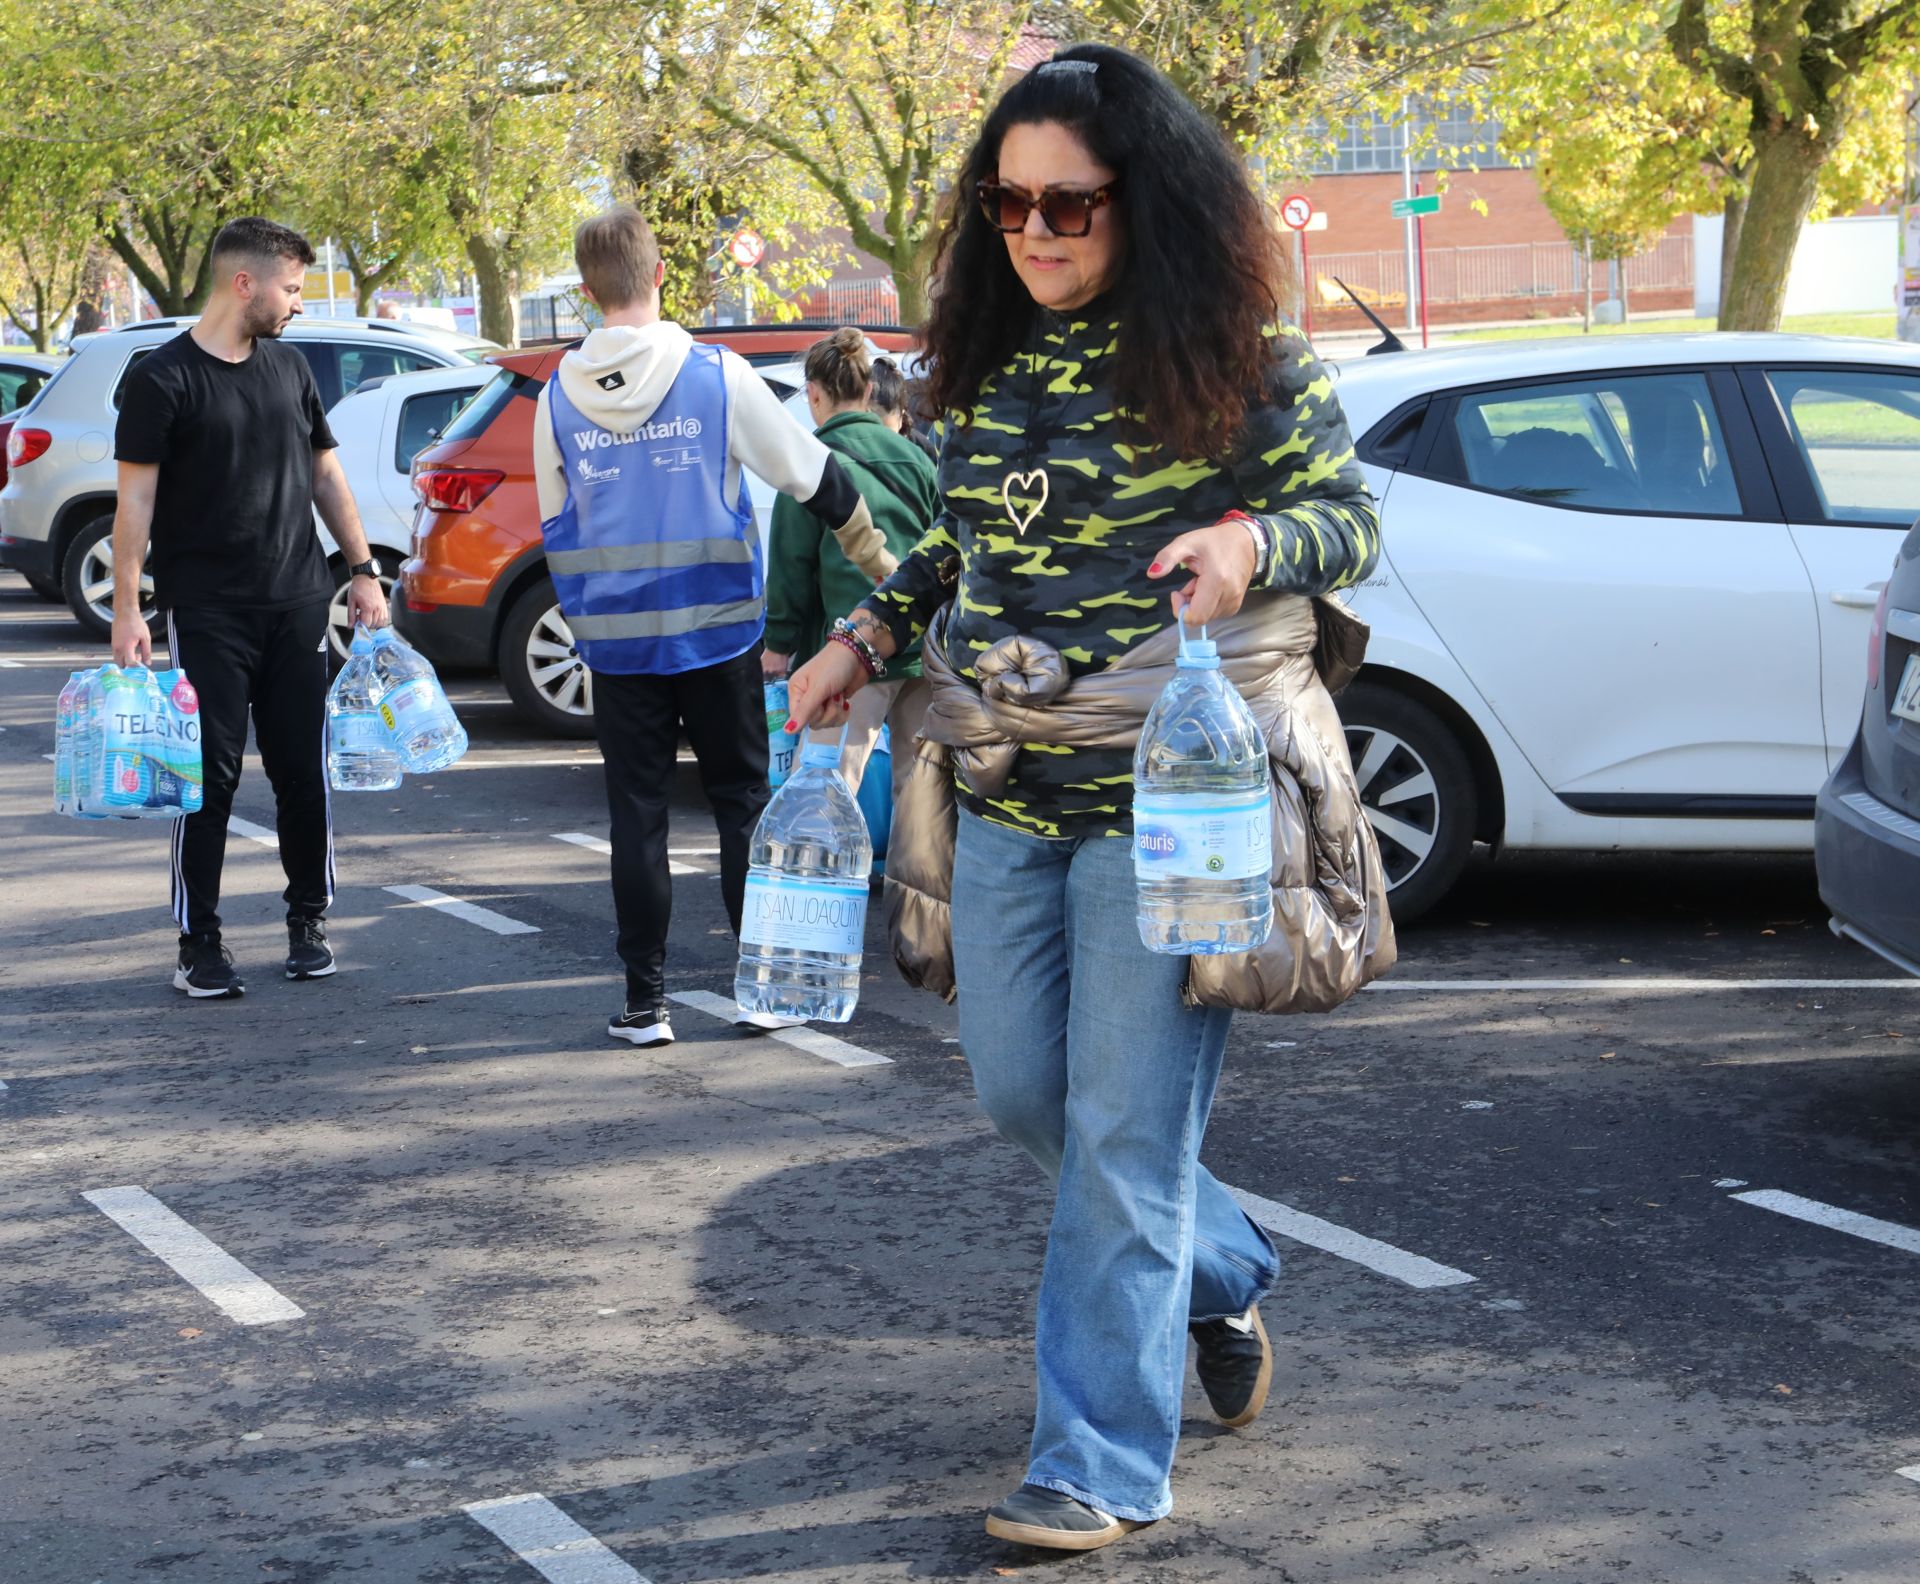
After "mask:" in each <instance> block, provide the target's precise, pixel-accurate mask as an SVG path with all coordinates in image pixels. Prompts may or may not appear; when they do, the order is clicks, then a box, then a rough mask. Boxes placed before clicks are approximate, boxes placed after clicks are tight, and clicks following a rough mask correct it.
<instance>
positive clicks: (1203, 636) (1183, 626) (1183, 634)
mask: <svg viewBox="0 0 1920 1584" xmlns="http://www.w3.org/2000/svg"><path fill="white" fill-rule="evenodd" d="M1179 617H1180V658H1181V659H1183V660H1185V659H1188V658H1190V657H1191V655H1192V650H1190V649H1189V648H1188V646H1187V645H1188V641H1189V639H1190V638H1191V637H1192V635H1191V634H1190V633H1188V631H1187V608H1186V606H1184V605H1182V606H1181V607H1180V610H1179ZM1199 636H1200V641H1201V642H1202V643H1205V642H1206V641H1207V624H1206V623H1205V622H1201V623H1200V634H1199Z"/></svg>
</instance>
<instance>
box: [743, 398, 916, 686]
mask: <svg viewBox="0 0 1920 1584" xmlns="http://www.w3.org/2000/svg"><path fill="white" fill-rule="evenodd" d="M816 433H817V434H818V436H819V439H820V442H821V444H823V445H824V446H826V447H827V449H828V450H830V451H832V452H834V453H835V454H836V455H838V457H839V458H840V461H841V464H842V465H843V466H844V467H845V468H846V470H847V472H848V473H850V474H851V475H852V476H853V482H854V486H855V488H857V489H858V490H859V491H860V498H861V499H862V500H864V501H865V502H866V503H867V510H868V511H869V512H870V513H872V515H873V521H874V526H875V527H877V528H878V529H879V530H880V532H881V533H883V534H885V535H886V539H887V548H888V549H890V550H891V551H892V552H893V553H894V555H895V556H896V557H898V558H899V559H900V560H902V561H904V560H905V559H906V558H907V556H908V554H909V553H910V552H911V551H912V549H913V547H914V546H915V545H916V544H918V543H919V542H920V538H921V536H922V535H923V534H924V533H926V531H927V529H928V527H929V526H930V525H931V524H932V522H933V519H934V518H935V517H936V516H937V515H938V514H939V511H940V488H939V481H938V479H937V477H936V475H935V473H934V469H933V463H932V462H931V461H929V460H928V459H927V455H926V453H925V452H923V451H922V450H921V449H920V448H919V447H918V446H917V445H915V444H914V443H913V442H912V441H911V440H908V439H906V438H904V437H903V436H901V435H897V434H895V433H894V432H893V431H892V430H891V429H889V428H888V427H887V426H886V425H885V424H884V423H882V422H881V421H880V420H879V419H878V418H876V417H875V416H874V415H873V414H871V413H862V412H855V413H838V414H836V415H835V416H834V417H832V418H829V419H828V420H827V421H826V422H825V423H823V424H822V425H821V426H820V427H819V429H818V430H817V431H816ZM872 593H873V583H872V580H871V579H869V578H865V577H862V576H861V574H860V572H859V570H858V568H856V567H855V566H854V565H853V563H852V562H850V561H849V560H848V559H847V558H846V557H845V556H844V555H842V554H841V553H840V547H839V545H837V544H835V543H834V541H833V536H832V534H831V533H830V532H829V531H828V529H827V528H826V526H825V525H824V524H823V523H822V522H821V521H820V520H819V519H818V518H817V517H814V516H812V515H810V514H809V513H808V512H807V511H806V509H805V508H804V507H802V506H801V505H800V503H799V502H798V501H795V500H793V499H791V498H789V497H788V496H785V495H781V496H779V497H777V498H776V499H775V501H774V503H773V526H772V528H771V530H770V531H769V533H768V535H767V647H768V648H769V649H771V650H772V651H773V652H774V653H775V654H784V655H792V656H793V658H794V662H795V664H796V665H798V664H799V663H800V662H801V661H804V660H808V659H811V658H812V657H813V656H814V655H815V654H816V653H818V652H819V650H820V648H821V646H822V645H824V644H825V643H826V641H827V633H828V630H829V629H830V628H831V627H832V625H833V620H834V618H835V617H836V616H845V615H846V614H847V613H848V612H849V611H851V610H852V609H853V608H854V606H856V605H858V604H859V603H860V602H861V601H862V600H863V599H866V598H867V597H868V596H869V595H871V594H872ZM919 674H920V645H919V642H918V640H917V639H916V640H915V642H914V643H913V645H912V646H911V647H910V648H908V649H906V650H903V651H902V652H901V653H900V654H899V655H898V656H896V657H895V658H894V659H892V660H889V661H888V662H887V675H888V676H889V677H911V676H918V675H919Z"/></svg>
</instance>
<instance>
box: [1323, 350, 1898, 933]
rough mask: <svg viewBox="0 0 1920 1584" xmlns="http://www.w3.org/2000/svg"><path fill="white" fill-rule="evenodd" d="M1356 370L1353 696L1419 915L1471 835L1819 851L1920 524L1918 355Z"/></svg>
mask: <svg viewBox="0 0 1920 1584" xmlns="http://www.w3.org/2000/svg"><path fill="white" fill-rule="evenodd" d="M1336 380H1337V388H1338V391H1339V396H1340V401H1341V404H1342V406H1343V407H1344V408H1345V410H1346V413H1347V417H1348V420H1349V422H1350V424H1351V426H1352V429H1353V433H1354V435H1355V436H1356V443H1357V448H1358V452H1359V456H1360V459H1361V462H1362V464H1363V466H1364V467H1365V469H1366V472H1367V477H1368V480H1369V482H1370V483H1371V485H1372V487H1373V489H1374V492H1375V493H1376V495H1377V496H1378V497H1379V499H1380V502H1381V516H1382V541H1383V544H1384V554H1383V555H1382V558H1381V561H1380V565H1379V568H1378V570H1377V571H1376V572H1375V574H1374V575H1373V577H1372V578H1370V579H1369V580H1368V582H1367V583H1366V584H1365V585H1364V586H1363V587H1361V588H1359V589H1356V590H1354V591H1352V592H1351V594H1350V595H1349V596H1347V597H1348V599H1349V603H1350V604H1351V606H1352V608H1353V610H1354V611H1355V612H1356V613H1357V614H1358V615H1360V616H1361V617H1362V618H1363V619H1365V620H1366V621H1367V622H1368V623H1369V624H1371V626H1372V628H1373V639H1372V644H1371V646H1370V648H1369V649H1368V652H1367V664H1366V666H1365V668H1364V669H1363V670H1362V671H1361V673H1360V676H1359V678H1358V679H1357V680H1356V681H1355V682H1354V684H1353V685H1352V686H1351V687H1350V688H1349V689H1348V690H1347V691H1346V692H1345V693H1343V694H1342V695H1341V697H1340V699H1339V701H1338V703H1339V707H1340V713H1341V716H1342V719H1343V721H1344V723H1345V725H1346V728H1347V740H1348V746H1349V748H1350V750H1351V752H1352V755H1353V760H1354V764H1355V767H1356V769H1357V770H1358V773H1359V780H1360V786H1361V795H1362V798H1363V799H1364V801H1365V803H1366V807H1367V812H1368V814H1369V816H1370V817H1371V819H1372V822H1373V825H1374V828H1375V830H1376V831H1377V832H1378V834H1379V836H1380V841H1381V848H1382V855H1383V856H1384V858H1385V859H1386V862H1387V870H1388V876H1389V879H1390V881H1391V882H1392V884H1393V908H1394V913H1395V915H1396V916H1397V917H1400V918H1402V919H1405V918H1411V917H1412V916H1414V915H1416V914H1418V913H1420V912H1421V911H1423V910H1424V909H1426V908H1427V907H1429V906H1431V905H1432V904H1433V903H1434V902H1435V901H1436V900H1438V898H1439V897H1440V896H1441V895H1442V894H1443V893H1444V892H1445V891H1446V890H1447V889H1448V887H1449V886H1451V885H1452V883H1453V881H1454V880H1455V878H1456V877H1457V876H1458V874H1459V873H1460V869H1461V867H1462V865H1463V864H1464V863H1465V861H1466V859H1467V856H1468V854H1469V852H1470V850H1471V848H1472V846H1473V844H1474V842H1475V841H1482V842H1486V843H1488V844H1490V845H1491V846H1493V847H1494V848H1495V849H1501V848H1508V849H1545V848H1561V849H1584V850H1594V849H1626V848H1634V849H1691V850H1710V849H1771V850H1794V851H1803V850H1808V849H1810V848H1811V847H1812V844H1813V811H1814V799H1815V796H1816V794H1817V793H1818V792H1819V790H1820V787H1821V784H1822V783H1823V782H1824V781H1825V780H1826V778H1827V774H1828V771H1829V770H1830V769H1831V767H1832V766H1833V765H1834V764H1836V763H1837V762H1838V761H1839V759H1840V758H1841V757H1842V756H1843V755H1844V754H1845V753H1846V751H1847V748H1848V745H1849V744H1850V743H1851V741H1852V739H1853V735H1854V731H1855V728H1856V727H1857V725H1858V724H1859V720H1860V700H1861V696H1862V691H1863V688H1864V686H1865V682H1866V667H1867V647H1868V632H1869V627H1870V625H1871V621H1872V616H1873V609H1874V605H1875V602H1876V600H1877V599H1878V596H1879V592H1880V589H1881V588H1882V587H1883V586H1884V584H1885V581H1886V578H1887V575H1888V569H1889V568H1890V567H1891V566H1892V564H1893V559H1894V554H1895V551H1896V549H1897V547H1898V546H1899V544H1900V541H1901V538H1902V536H1903V535H1904V534H1905V532H1906V531H1907V529H1908V527H1909V526H1910V525H1911V524H1912V523H1913V521H1914V519H1915V517H1916V516H1920V347H1915V346H1909V345H1903V344H1902V343H1900V342H1897V341H1867V340H1845V339H1838V338H1828V337H1818V336H1793V335H1713V334H1706V335H1667V336H1655V335H1648V336H1640V335H1635V336H1622V337H1607V338H1600V337H1593V338H1585V337H1582V338H1570V339H1566V340H1550V341H1528V342H1515V343H1504V344H1488V345H1483V346H1474V345H1465V346H1457V347H1452V348H1448V349H1445V350H1442V351H1434V352H1399V353H1391V354H1387V355H1383V356H1373V357H1366V358H1361V359H1356V360H1354V361H1352V362H1347V363H1343V364H1341V365H1339V366H1338V367H1337V369H1336Z"/></svg>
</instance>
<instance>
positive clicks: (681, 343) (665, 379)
mask: <svg viewBox="0 0 1920 1584" xmlns="http://www.w3.org/2000/svg"><path fill="white" fill-rule="evenodd" d="M692 345H693V337H692V336H690V335H688V334H687V332H686V331H685V330H683V329H681V328H680V326H679V325H677V324H675V323H673V322H672V321H671V320H665V319H663V320H660V321H659V322H657V323H655V324H650V325H646V326H644V327H640V328H636V327H635V326H632V325H609V326H607V327H605V328H603V329H599V330H595V331H593V332H592V333H591V334H590V335H589V336H588V337H587V338H586V340H585V341H583V342H582V343H581V344H580V345H579V346H577V347H575V348H574V349H573V350H572V351H571V352H569V353H568V354H567V355H566V356H565V357H564V358H562V359H561V360H560V384H561V387H562V388H563V389H564V390H565V391H566V393H567V400H568V401H570V402H572V403H573V405H574V406H575V407H576V408H578V409H579V411H580V413H581V415H582V416H583V417H585V418H587V419H590V420H591V421H592V422H594V423H596V424H598V425H599V426H600V427H601V428H603V429H610V430H612V431H614V432H615V433H616V434H629V433H631V432H632V431H633V430H635V429H637V428H639V427H640V425H641V424H643V423H645V422H646V421H647V420H648V419H649V418H651V417H652V416H653V414H654V410H655V409H656V408H657V407H658V406H659V405H660V403H661V401H662V400H663V399H664V398H665V397H666V394H667V391H668V390H669V389H670V388H671V386H672V385H673V382H674V380H675V378H676V377H677V376H678V375H679V373H680V366H681V365H682V364H683V363H685V362H686V360H687V350H688V348H690V347H691V346H692ZM720 363H721V367H722V369H723V370H724V371H725V374H726V381H727V413H728V425H727V427H728V429H729V431H730V432H729V434H728V435H727V478H726V498H727V499H728V500H730V501H731V500H735V499H737V498H738V495H739V489H740V469H741V468H743V467H744V468H746V469H747V471H748V472H750V473H756V474H758V475H759V476H760V477H761V478H763V479H765V480H766V481H767V483H769V484H771V485H772V486H773V487H774V488H775V489H777V490H779V491H780V492H781V493H782V494H784V495H791V496H793V497H794V498H795V499H796V500H799V501H803V502H804V501H806V500H808V499H809V498H811V497H812V496H813V494H814V493H815V492H816V491H817V490H818V489H819V488H820V479H821V475H822V474H823V473H824V472H825V471H826V466H827V459H828V458H829V457H830V456H831V455H832V453H831V452H829V451H828V450H827V448H826V447H825V446H824V445H822V444H821V443H820V442H819V441H818V440H816V439H814V437H813V436H812V435H811V434H809V433H808V432H807V431H806V430H805V429H803V428H801V427H800V425H799V424H797V423H795V422H794V421H793V418H792V416H791V415H790V414H789V413H788V412H787V411H786V409H785V408H783V407H782V406H781V405H780V398H779V397H777V396H775V395H774V394H773V392H772V390H771V389H769V388H768V386H767V383H766V381H765V380H763V379H761V378H760V376H759V375H758V374H756V373H754V371H753V368H752V366H751V365H750V364H748V363H747V361H746V360H745V359H744V358H742V357H740V356H739V355H738V354H737V353H735V352H732V351H729V350H728V349H727V348H725V347H722V348H721V349H720ZM612 376H618V378H617V381H616V382H615V383H614V388H613V389H611V390H609V389H607V388H606V385H605V384H603V383H602V382H603V381H607V380H608V379H609V378H610V377H612ZM533 477H534V485H535V487H536V488H537V490H538V491H539V495H540V520H541V521H542V522H547V521H549V520H550V519H551V518H553V517H554V516H556V515H557V514H558V513H559V510H560V508H561V507H562V506H564V505H565V504H566V501H567V464H566V459H565V458H564V457H562V456H561V454H560V447H559V446H558V445H557V444H556V443H555V441H554V438H553V417H552V414H551V412H550V411H549V403H548V400H547V388H546V387H545V386H542V387H541V389H540V408H539V412H538V414H537V416H536V417H535V419H534V425H533Z"/></svg>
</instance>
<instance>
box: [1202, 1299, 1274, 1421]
mask: <svg viewBox="0 0 1920 1584" xmlns="http://www.w3.org/2000/svg"><path fill="white" fill-rule="evenodd" d="M1187 1330H1188V1331H1190V1332H1191V1333H1192V1334H1193V1341H1194V1346H1195V1347H1196V1348H1197V1349H1198V1357H1197V1358H1196V1360H1195V1366H1196V1370H1197V1373H1198V1374H1199V1376H1200V1384H1201V1386H1203V1387H1204V1388H1205V1389H1206V1393H1207V1401H1208V1402H1209V1403H1211V1404H1212V1405H1213V1411H1214V1412H1215V1413H1216V1414H1218V1415H1219V1416H1220V1422H1221V1423H1222V1424H1223V1425H1225V1426H1226V1427H1227V1428H1228V1429H1229V1430H1238V1429H1240V1428H1241V1426H1243V1425H1250V1424H1252V1423H1253V1421H1254V1420H1256V1419H1258V1418H1259V1417H1260V1410H1261V1409H1262V1408H1264V1407H1266V1406H1267V1387H1268V1386H1270V1385H1271V1384H1272V1383H1273V1345H1272V1344H1271V1343H1270V1342H1268V1341H1267V1328H1266V1327H1265V1326H1263V1325H1262V1324H1261V1323H1260V1306H1259V1305H1258V1304H1255V1305H1254V1306H1253V1307H1252V1308H1251V1309H1249V1310H1248V1311H1247V1312H1246V1313H1245V1314H1243V1315H1233V1316H1230V1317H1229V1318H1227V1319H1223V1320H1201V1321H1198V1322H1196V1323H1195V1324H1192V1325H1189V1326H1188V1327H1187Z"/></svg>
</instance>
